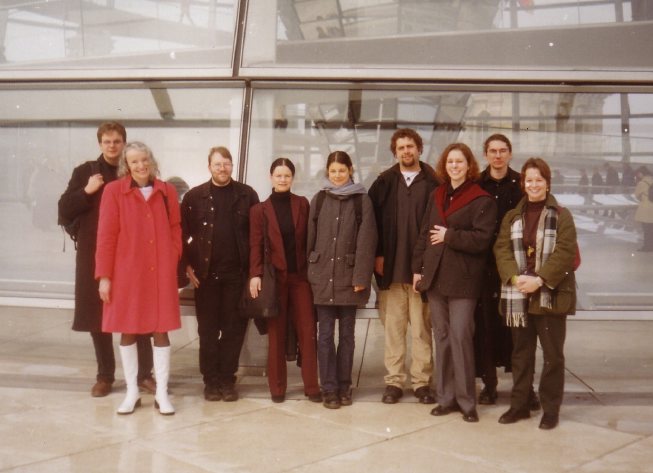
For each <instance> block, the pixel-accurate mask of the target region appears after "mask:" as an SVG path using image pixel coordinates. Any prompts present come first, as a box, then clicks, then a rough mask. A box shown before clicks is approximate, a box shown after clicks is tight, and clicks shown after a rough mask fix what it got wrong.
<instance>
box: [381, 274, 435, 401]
mask: <svg viewBox="0 0 653 473" xmlns="http://www.w3.org/2000/svg"><path fill="white" fill-rule="evenodd" d="M378 299H379V318H380V319H381V322H382V323H383V327H384V331H385V355H384V363H385V368H386V370H387V373H388V374H386V375H385V377H384V380H385V384H387V385H392V386H397V387H398V388H402V389H403V387H404V384H405V382H406V378H407V373H406V351H407V343H406V333H407V330H408V324H410V336H411V363H410V382H411V385H412V388H413V390H415V389H417V388H421V387H422V386H430V384H431V377H432V376H433V341H432V340H433V337H432V335H431V318H430V315H429V309H428V304H426V303H424V302H422V298H421V297H420V295H419V294H415V293H414V292H413V288H412V286H411V285H410V284H398V283H396V284H392V285H391V286H390V288H389V289H387V290H385V291H379V292H378Z"/></svg>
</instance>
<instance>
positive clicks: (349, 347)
mask: <svg viewBox="0 0 653 473" xmlns="http://www.w3.org/2000/svg"><path fill="white" fill-rule="evenodd" d="M316 309H317V324H318V325H317V327H318V328H317V332H318V335H317V362H318V366H319V371H320V382H321V387H322V392H325V393H327V392H346V391H348V390H349V388H350V387H351V370H352V367H353V365H354V328H355V326H356V306H342V305H340V306H339V305H335V306H332V305H318V306H316ZM336 320H340V323H339V325H338V349H337V351H336V345H335V339H334V337H335V328H336Z"/></svg>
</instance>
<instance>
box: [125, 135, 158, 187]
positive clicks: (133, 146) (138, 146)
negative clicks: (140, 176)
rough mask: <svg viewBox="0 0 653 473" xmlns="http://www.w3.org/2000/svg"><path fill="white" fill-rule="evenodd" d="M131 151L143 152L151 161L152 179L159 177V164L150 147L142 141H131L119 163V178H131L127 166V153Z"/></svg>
mask: <svg viewBox="0 0 653 473" xmlns="http://www.w3.org/2000/svg"><path fill="white" fill-rule="evenodd" d="M129 151H142V152H143V153H145V154H147V157H148V158H149V160H150V178H151V179H154V178H155V177H159V163H157V162H156V159H154V153H152V150H151V149H150V147H149V146H147V145H146V144H145V143H143V142H141V141H130V142H129V143H127V144H126V145H125V148H124V149H123V150H122V156H121V157H120V162H119V163H118V177H122V176H129V166H128V165H127V152H129Z"/></svg>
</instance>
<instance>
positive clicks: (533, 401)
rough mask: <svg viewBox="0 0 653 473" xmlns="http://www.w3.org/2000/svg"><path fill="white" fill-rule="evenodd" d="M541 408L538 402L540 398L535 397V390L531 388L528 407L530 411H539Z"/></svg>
mask: <svg viewBox="0 0 653 473" xmlns="http://www.w3.org/2000/svg"><path fill="white" fill-rule="evenodd" d="M541 408H542V404H540V398H539V397H537V394H536V393H535V390H534V389H533V388H531V392H530V394H529V395H528V409H529V410H531V411H539V410H540V409H541Z"/></svg>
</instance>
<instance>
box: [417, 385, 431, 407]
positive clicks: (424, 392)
mask: <svg viewBox="0 0 653 473" xmlns="http://www.w3.org/2000/svg"><path fill="white" fill-rule="evenodd" d="M414 393H415V397H416V398H417V399H419V402H421V403H422V404H435V396H433V392H432V391H431V388H429V387H428V386H422V387H420V388H417V389H416V390H415V391H414Z"/></svg>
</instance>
